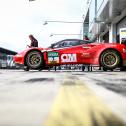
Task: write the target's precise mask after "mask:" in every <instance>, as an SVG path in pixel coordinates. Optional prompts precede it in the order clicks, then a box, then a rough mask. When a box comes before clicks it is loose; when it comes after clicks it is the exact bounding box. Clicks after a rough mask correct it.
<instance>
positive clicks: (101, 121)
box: [0, 70, 126, 126]
mask: <svg viewBox="0 0 126 126" xmlns="http://www.w3.org/2000/svg"><path fill="white" fill-rule="evenodd" d="M0 126H126V72H120V71H114V72H110V71H109V72H102V71H92V72H87V71H84V72H81V71H41V72H40V71H29V72H25V71H23V70H0Z"/></svg>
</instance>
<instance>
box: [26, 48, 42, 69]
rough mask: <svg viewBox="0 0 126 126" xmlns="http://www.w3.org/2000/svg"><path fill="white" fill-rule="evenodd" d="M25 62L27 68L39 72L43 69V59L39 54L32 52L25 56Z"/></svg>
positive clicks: (35, 51)
mask: <svg viewBox="0 0 126 126" xmlns="http://www.w3.org/2000/svg"><path fill="white" fill-rule="evenodd" d="M25 62H26V65H27V67H28V68H30V69H35V70H39V69H42V67H43V64H44V58H43V55H42V53H41V52H39V51H37V50H32V51H30V52H29V53H28V54H27V55H26V58H25Z"/></svg>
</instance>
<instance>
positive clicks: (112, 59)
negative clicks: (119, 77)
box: [100, 49, 121, 71]
mask: <svg viewBox="0 0 126 126" xmlns="http://www.w3.org/2000/svg"><path fill="white" fill-rule="evenodd" d="M120 63H121V57H120V55H119V53H118V52H117V51H116V50H112V49H109V50H106V51H104V52H103V53H102V54H101V56H100V65H101V66H102V67H103V70H104V71H106V70H113V69H115V68H117V67H118V66H119V65H120Z"/></svg>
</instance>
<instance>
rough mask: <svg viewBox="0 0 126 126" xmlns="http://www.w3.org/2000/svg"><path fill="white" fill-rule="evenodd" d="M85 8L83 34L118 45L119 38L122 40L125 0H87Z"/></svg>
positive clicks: (125, 10)
mask: <svg viewBox="0 0 126 126" xmlns="http://www.w3.org/2000/svg"><path fill="white" fill-rule="evenodd" d="M85 8H86V9H85V12H84V33H86V34H87V32H88V36H89V37H90V38H91V39H94V40H95V41H99V42H102V41H105V42H109V43H112V42H117V43H120V42H121V36H123V38H122V39H124V37H125V35H126V34H125V33H126V32H125V31H126V0H87V1H86V5H85ZM121 29H122V30H121ZM122 34H123V35H122Z"/></svg>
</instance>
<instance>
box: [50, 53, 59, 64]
mask: <svg viewBox="0 0 126 126" xmlns="http://www.w3.org/2000/svg"><path fill="white" fill-rule="evenodd" d="M48 63H49V64H55V63H59V53H58V52H48Z"/></svg>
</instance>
